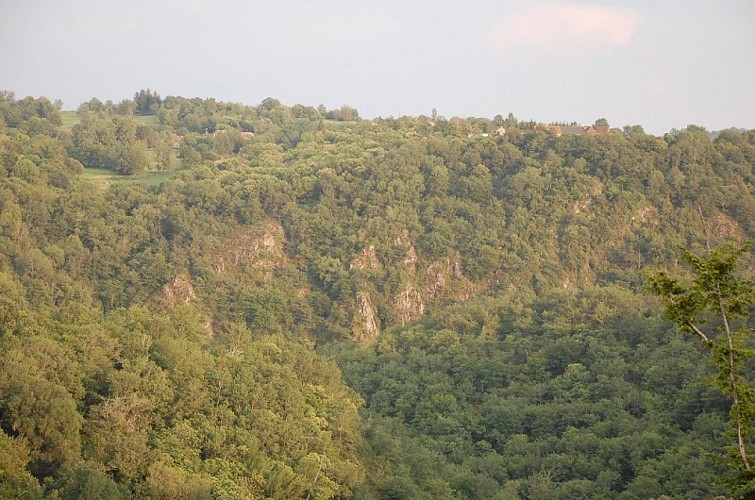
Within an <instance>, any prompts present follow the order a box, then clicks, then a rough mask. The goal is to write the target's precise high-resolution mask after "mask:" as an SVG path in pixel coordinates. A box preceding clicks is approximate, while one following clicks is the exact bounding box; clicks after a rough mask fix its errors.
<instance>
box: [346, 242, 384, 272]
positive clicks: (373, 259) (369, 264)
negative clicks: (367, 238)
mask: <svg viewBox="0 0 755 500" xmlns="http://www.w3.org/2000/svg"><path fill="white" fill-rule="evenodd" d="M379 267H380V261H379V260H378V258H377V255H376V254H375V246H374V245H367V246H366V247H364V248H363V249H362V253H360V254H359V255H358V256H357V257H356V258H354V260H352V261H351V263H350V264H349V269H377V268H379Z"/></svg>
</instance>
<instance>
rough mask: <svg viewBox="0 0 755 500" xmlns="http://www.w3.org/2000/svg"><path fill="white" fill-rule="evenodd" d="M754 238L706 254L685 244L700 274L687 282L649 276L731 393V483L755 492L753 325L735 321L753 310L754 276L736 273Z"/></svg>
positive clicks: (676, 320) (668, 312)
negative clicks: (750, 370) (747, 369)
mask: <svg viewBox="0 0 755 500" xmlns="http://www.w3.org/2000/svg"><path fill="white" fill-rule="evenodd" d="M751 244H752V242H749V243H747V244H745V245H742V246H740V247H732V246H730V245H725V246H723V247H721V248H719V249H716V250H709V251H708V254H707V256H705V257H701V256H699V255H697V254H695V253H693V252H691V251H689V250H686V249H685V250H683V251H682V255H681V257H682V259H683V260H684V261H685V262H686V263H687V264H688V265H689V266H690V267H691V268H692V271H693V272H694V275H695V277H694V279H693V280H692V283H691V284H688V285H683V284H681V283H680V282H679V281H678V280H676V279H674V278H671V277H670V276H668V275H667V274H666V273H664V272H656V273H653V274H651V275H649V276H648V288H649V290H650V291H651V292H652V293H654V294H655V295H658V296H660V297H661V298H662V299H663V301H664V314H665V316H666V318H668V319H669V320H671V321H673V322H674V323H676V324H677V326H678V327H679V329H680V330H682V331H683V332H686V333H690V334H692V335H696V336H697V337H699V338H700V340H701V342H702V344H703V346H705V348H706V349H708V351H709V352H710V357H711V362H712V363H713V364H714V365H715V366H716V368H717V369H718V376H717V377H716V385H717V386H718V388H719V389H720V390H721V391H722V392H723V393H724V394H727V395H728V396H729V397H730V398H731V403H732V405H731V411H730V421H731V424H732V426H733V427H734V430H735V434H736V447H735V448H734V450H733V451H732V458H733V460H732V466H733V469H734V471H735V482H734V484H732V486H733V487H734V488H735V490H736V491H739V490H744V492H749V493H750V494H752V493H755V473H754V472H753V470H752V465H751V457H750V456H749V453H748V450H747V448H748V446H749V445H750V444H751V443H750V441H751V437H752V431H753V428H752V424H753V421H754V420H755V388H753V387H752V384H751V383H750V382H749V381H748V380H746V378H745V377H744V375H743V373H742V372H743V363H744V361H745V360H746V359H748V358H752V357H753V355H755V350H753V349H751V348H748V347H747V345H748V344H747V340H748V338H749V336H750V334H751V333H752V328H749V327H747V325H745V324H743V325H742V326H741V327H739V328H736V329H735V323H734V322H735V321H736V319H737V318H744V317H746V316H748V314H749V311H748V309H749V308H750V307H751V306H752V305H753V303H755V300H754V299H755V286H754V285H753V281H752V280H749V279H739V278H738V277H737V274H736V268H737V260H738V259H739V258H740V257H741V256H742V255H743V254H744V253H745V252H747V251H748V250H749V249H750V247H751ZM712 320H715V322H716V324H715V327H705V326H704V325H705V323H707V322H708V321H712Z"/></svg>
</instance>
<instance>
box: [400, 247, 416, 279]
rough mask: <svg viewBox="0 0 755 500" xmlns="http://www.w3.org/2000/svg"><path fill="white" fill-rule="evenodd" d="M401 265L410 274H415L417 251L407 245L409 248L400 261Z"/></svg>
mask: <svg viewBox="0 0 755 500" xmlns="http://www.w3.org/2000/svg"><path fill="white" fill-rule="evenodd" d="M401 265H402V266H404V267H405V268H406V270H407V271H409V272H410V273H412V274H415V273H416V272H417V251H416V250H415V249H414V246H413V245H409V248H407V249H406V257H404V260H403V261H401Z"/></svg>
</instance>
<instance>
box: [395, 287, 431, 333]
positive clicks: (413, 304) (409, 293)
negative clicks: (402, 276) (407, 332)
mask: <svg viewBox="0 0 755 500" xmlns="http://www.w3.org/2000/svg"><path fill="white" fill-rule="evenodd" d="M393 305H394V307H395V308H396V312H397V313H398V316H399V318H400V320H401V326H404V325H406V324H407V323H410V322H411V321H414V320H416V319H419V318H421V317H422V316H424V314H425V303H424V301H423V300H422V296H421V295H420V293H419V292H418V291H417V289H416V288H414V286H412V284H411V283H407V284H406V287H405V288H404V289H403V290H401V292H399V293H398V295H396V297H394V299H393Z"/></svg>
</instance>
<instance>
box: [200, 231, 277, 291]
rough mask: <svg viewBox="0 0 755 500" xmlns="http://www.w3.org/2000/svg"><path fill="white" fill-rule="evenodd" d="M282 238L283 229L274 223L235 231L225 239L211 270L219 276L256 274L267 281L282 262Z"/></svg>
mask: <svg viewBox="0 0 755 500" xmlns="http://www.w3.org/2000/svg"><path fill="white" fill-rule="evenodd" d="M284 239H285V234H284V232H283V228H282V227H281V225H280V224H278V223H277V222H274V221H268V222H265V223H263V224H259V225H256V226H252V227H247V228H242V229H239V230H238V231H236V232H235V233H234V234H232V235H231V236H229V237H228V238H227V239H226V242H225V244H224V245H223V248H222V249H221V251H220V252H218V254H217V255H216V256H215V258H214V259H213V262H212V269H213V270H214V271H215V272H216V273H217V274H219V275H223V274H226V273H229V272H238V271H243V270H251V271H258V272H261V273H262V277H263V279H264V280H269V279H271V278H272V276H273V272H274V271H275V270H276V269H277V268H279V267H281V266H282V265H284V264H285V262H286V255H285V254H284V252H283V243H284Z"/></svg>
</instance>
